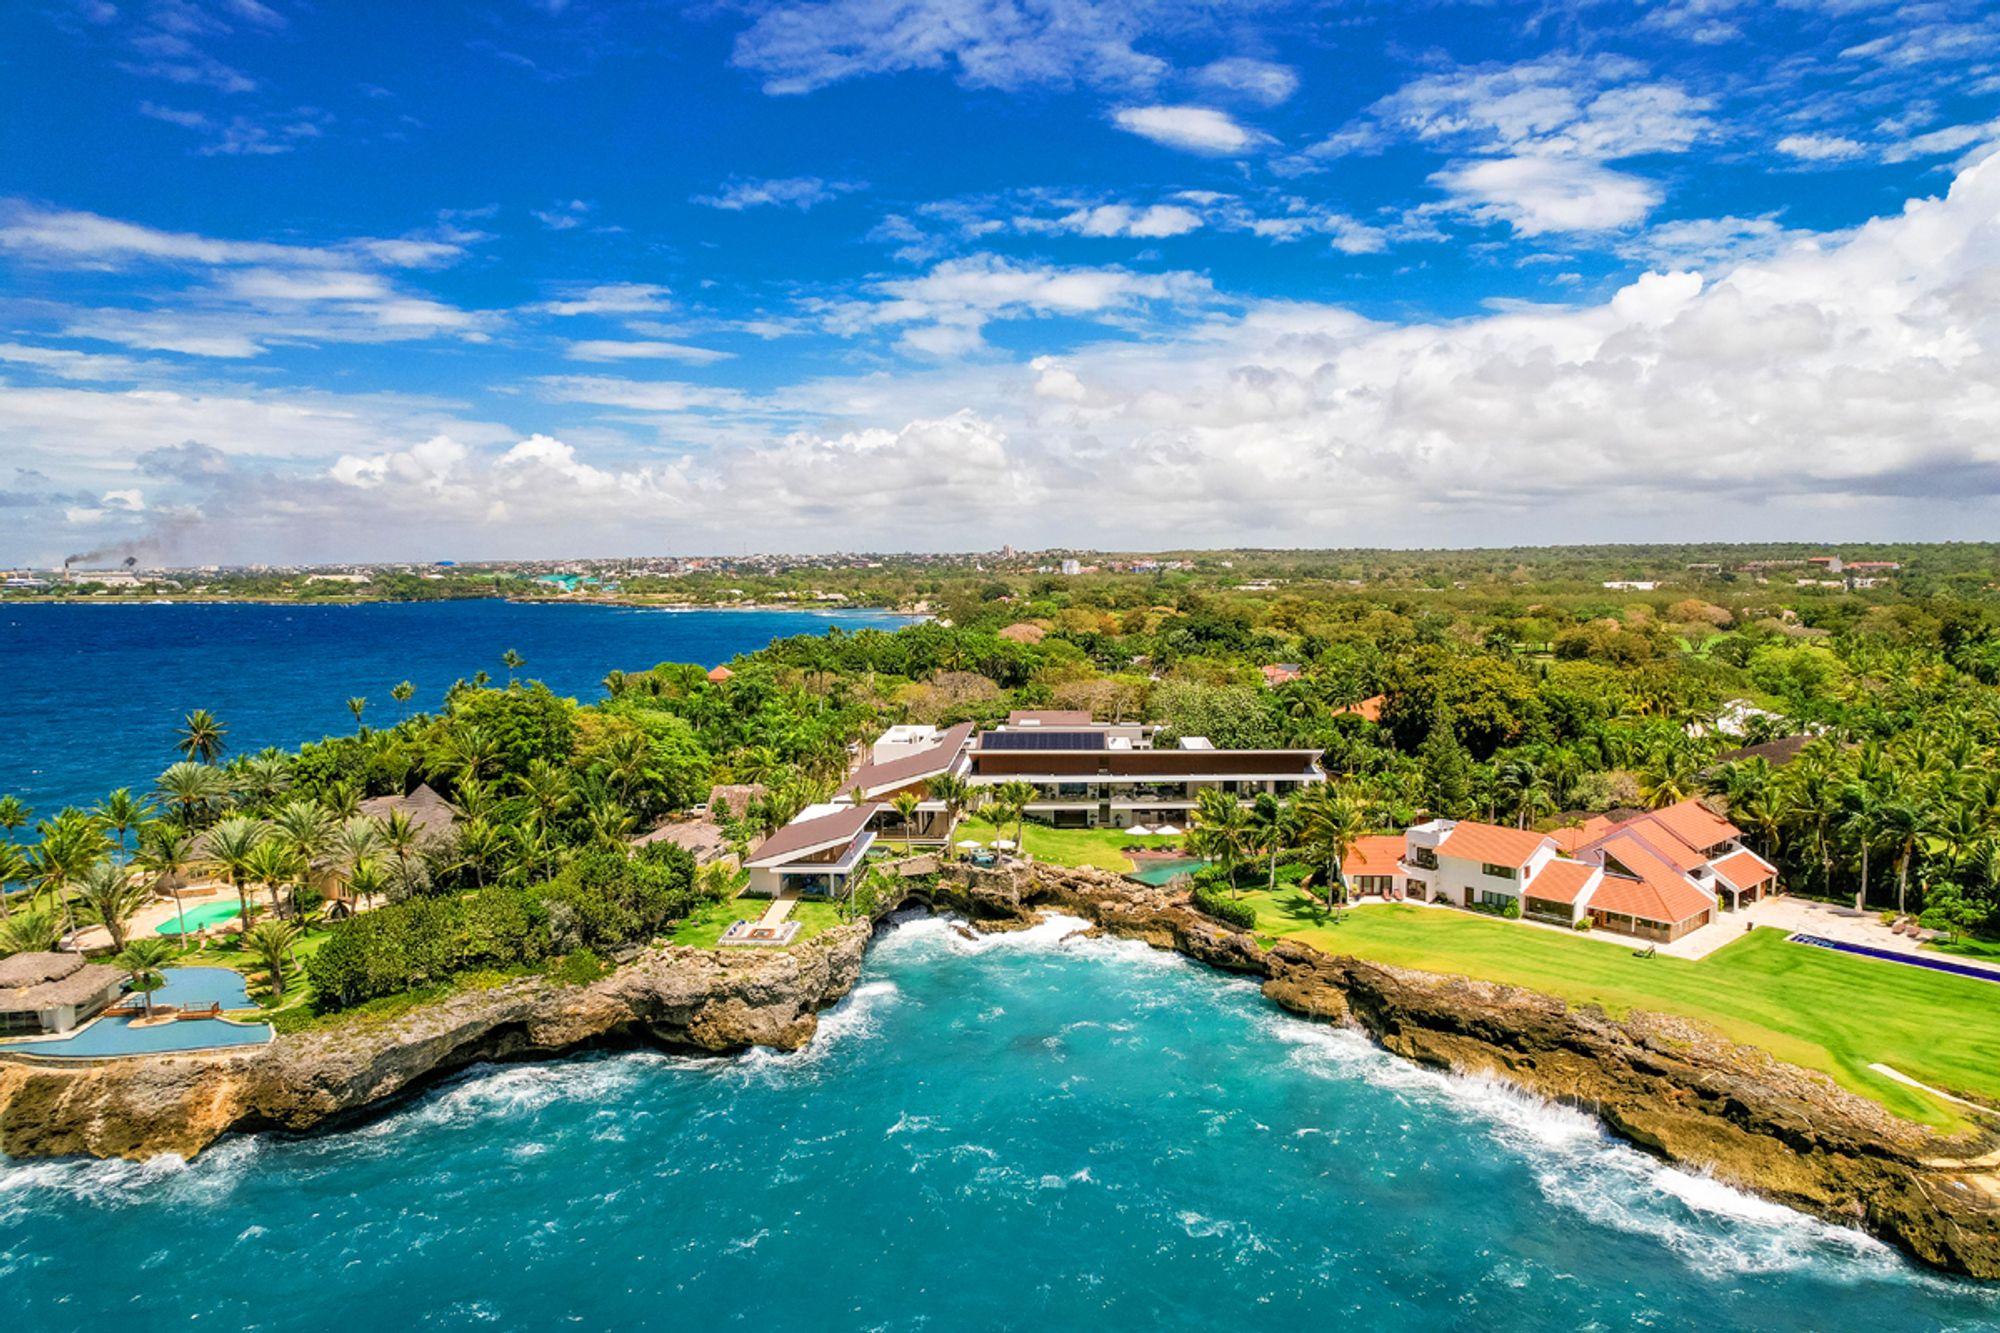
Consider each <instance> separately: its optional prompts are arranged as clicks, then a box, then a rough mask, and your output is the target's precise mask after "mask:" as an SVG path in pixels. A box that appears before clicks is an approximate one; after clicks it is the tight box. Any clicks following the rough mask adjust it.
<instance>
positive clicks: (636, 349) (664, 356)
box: [563, 338, 733, 366]
mask: <svg viewBox="0 0 2000 1333" xmlns="http://www.w3.org/2000/svg"><path fill="white" fill-rule="evenodd" d="M563 355H564V356H567V357H568V358H569V359H570V360H572V361H684V362H686V363H688V364H689V365H695V366H707V365H713V364H714V363H716V362H717V361H727V360H728V359H729V358H730V357H731V356H732V355H733V353H730V352H718V351H716V350H715V349H713V348H709V347H692V346H689V345H688V344H687V343H676V342H655V341H625V340H621V339H617V338H593V339H586V340H584V341H582V342H573V343H571V344H570V345H569V349H568V350H567V351H566V352H564V353H563Z"/></svg>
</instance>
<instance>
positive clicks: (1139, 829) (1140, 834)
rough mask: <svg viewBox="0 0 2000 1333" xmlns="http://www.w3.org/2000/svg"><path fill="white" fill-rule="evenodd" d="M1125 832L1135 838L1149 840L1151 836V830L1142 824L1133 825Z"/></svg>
mask: <svg viewBox="0 0 2000 1333" xmlns="http://www.w3.org/2000/svg"><path fill="white" fill-rule="evenodd" d="M1125 831H1126V832H1127V833H1130V834H1131V835H1132V836H1133V837H1135V838H1150V837H1152V836H1153V830H1152V829H1151V828H1149V827H1147V826H1146V825H1144V824H1134V825H1133V826H1132V827H1131V828H1129V829H1126V830H1125Z"/></svg>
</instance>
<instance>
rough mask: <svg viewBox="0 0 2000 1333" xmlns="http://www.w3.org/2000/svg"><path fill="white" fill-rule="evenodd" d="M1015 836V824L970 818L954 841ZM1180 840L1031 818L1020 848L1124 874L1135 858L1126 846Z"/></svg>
mask: <svg viewBox="0 0 2000 1333" xmlns="http://www.w3.org/2000/svg"><path fill="white" fill-rule="evenodd" d="M1013 836H1014V826H1013V825H1012V824H1009V825H1007V826H1006V827H1005V828H1004V829H1003V828H999V827H997V826H995V825H994V824H993V823H992V822H991V821H990V820H985V819H979V818H971V819H965V820H962V821H960V823H959V826H958V831H957V832H956V833H954V834H953V835H952V840H953V841H954V842H963V841H965V840H966V839H971V840H972V841H973V842H983V843H986V844H988V845H991V844H992V842H993V840H994V839H995V838H1011V837H1013ZM1181 841H1182V840H1181V839H1180V838H1178V837H1174V838H1153V837H1147V838H1138V837H1134V836H1133V835H1132V834H1131V833H1130V832H1128V831H1127V830H1125V829H1115V828H1050V827H1049V826H1048V825H1046V824H1037V823H1034V822H1033V821H1032V820H1031V821H1029V822H1028V823H1027V824H1026V825H1025V826H1023V828H1022V830H1021V842H1022V844H1023V845H1022V849H1021V850H1023V851H1025V852H1026V853H1027V854H1028V855H1030V856H1032V857H1034V858H1035V859H1036V860H1037V861H1046V862H1047V863H1048V864H1050V865H1057V866H1095V867H1096V868H1097V869H1099V870H1115V871H1118V872H1120V873H1121V874H1122V873H1123V872H1125V871H1128V870H1130V869H1131V868H1132V858H1131V857H1129V856H1127V855H1125V853H1124V851H1123V850H1121V849H1122V848H1124V847H1125V846H1126V845H1128V844H1141V845H1145V846H1151V847H1161V848H1167V847H1175V846H1178V845H1179V844H1180V842H1181Z"/></svg>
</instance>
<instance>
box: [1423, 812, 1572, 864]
mask: <svg viewBox="0 0 2000 1333" xmlns="http://www.w3.org/2000/svg"><path fill="white" fill-rule="evenodd" d="M1548 836H1549V835H1548V834H1546V833H1536V832H1533V831H1532V830H1529V829H1518V828H1505V827H1502V826H1501V825H1499V824H1481V823H1479V822H1477V821H1475V820H1471V819H1462V820H1460V821H1459V822H1458V827H1456V828H1454V829H1453V830H1452V831H1451V832H1450V833H1447V834H1446V835H1445V838H1444V841H1443V842H1441V843H1439V844H1438V855H1439V856H1458V857H1463V858H1464V859H1466V860H1468V861H1482V862H1485V863H1486V864H1488V865H1496V866H1521V865H1526V864H1527V863H1528V858H1529V857H1531V856H1533V855H1534V854H1535V849H1536V848H1538V847H1540V846H1541V845H1542V842H1543V841H1544V840H1545V839H1546V838H1547V837H1548Z"/></svg>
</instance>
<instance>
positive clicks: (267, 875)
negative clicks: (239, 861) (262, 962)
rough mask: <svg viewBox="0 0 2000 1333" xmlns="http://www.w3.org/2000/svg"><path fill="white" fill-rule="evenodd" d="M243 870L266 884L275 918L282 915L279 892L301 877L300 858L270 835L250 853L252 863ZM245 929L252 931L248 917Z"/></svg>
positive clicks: (247, 864)
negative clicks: (280, 913)
mask: <svg viewBox="0 0 2000 1333" xmlns="http://www.w3.org/2000/svg"><path fill="white" fill-rule="evenodd" d="M243 868H244V872H245V873H246V874H247V875H248V876H249V877H250V879H251V880H253V881H254V882H256V883H258V884H262V885H263V886H264V892H266V893H268V894H270V895H271V914H272V915H273V916H275V915H277V914H278V913H279V912H280V911H282V910H283V908H282V905H281V904H280V902H279V899H278V890H279V889H281V888H285V887H288V886H289V885H290V884H291V883H292V877H293V876H294V875H297V874H298V873H300V872H299V858H298V854H297V853H296V852H295V851H293V850H292V848H291V847H290V846H289V845H287V843H286V842H285V841H284V840H283V839H282V838H279V837H278V836H276V835H275V834H272V833H270V832H269V831H266V832H265V834H264V836H263V837H261V838H260V839H258V842H257V845H256V846H255V847H252V848H251V849H250V859H249V860H248V861H247V862H246V863H245V864H244V867H243ZM243 925H244V929H246V930H247V929H249V926H250V919H249V917H247V916H246V917H244V919H243Z"/></svg>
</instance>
